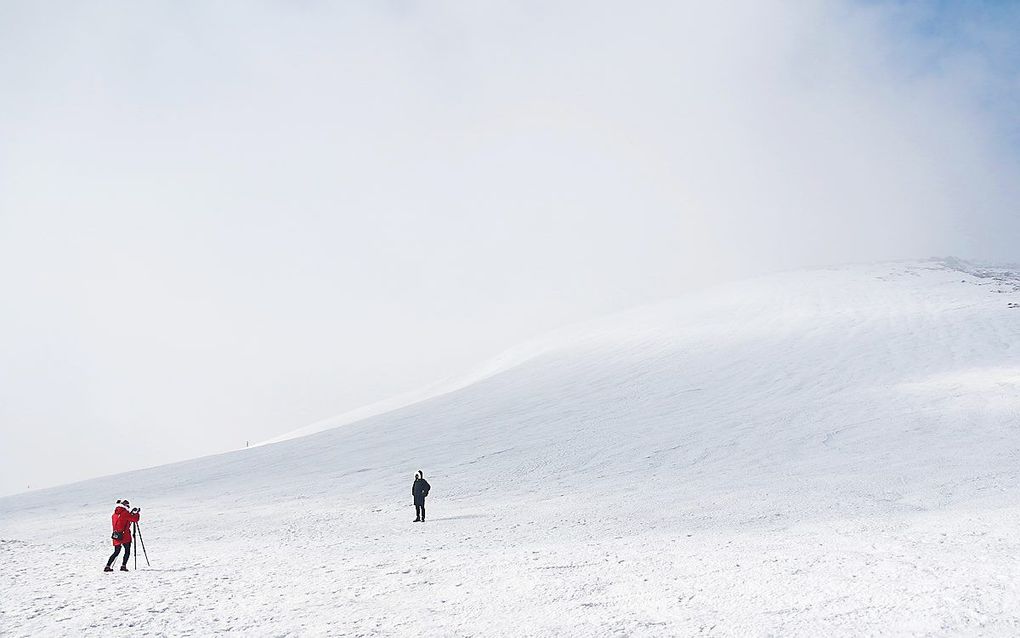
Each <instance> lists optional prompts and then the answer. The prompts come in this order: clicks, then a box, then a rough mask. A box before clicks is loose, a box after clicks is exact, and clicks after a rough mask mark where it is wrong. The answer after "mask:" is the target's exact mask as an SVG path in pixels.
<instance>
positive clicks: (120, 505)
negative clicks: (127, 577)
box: [103, 499, 142, 572]
mask: <svg viewBox="0 0 1020 638" xmlns="http://www.w3.org/2000/svg"><path fill="white" fill-rule="evenodd" d="M129 507H131V503H128V501H127V499H124V500H120V501H117V507H115V508H114V510H113V516H112V517H111V520H112V521H113V535H112V536H111V538H113V554H110V560H108V561H106V569H104V570H103V571H104V572H112V571H113V561H115V560H117V554H120V548H121V547H123V548H124V562H123V563H121V564H120V571H122V572H126V571H128V568H127V564H128V557H129V556H131V524H132V523H137V522H138V521H139V519H141V517H142V515H141V511H142V510H141V509H139V508H137V507H136V508H134V509H132V510H129V509H128V508H129Z"/></svg>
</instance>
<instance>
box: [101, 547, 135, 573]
mask: <svg viewBox="0 0 1020 638" xmlns="http://www.w3.org/2000/svg"><path fill="white" fill-rule="evenodd" d="M121 547H123V548H124V562H123V563H121V567H127V561H128V558H129V557H130V556H131V543H124V544H123V545H117V546H116V547H114V548H113V553H112V554H110V560H108V561H106V566H107V567H109V566H110V565H113V561H115V560H117V554H119V553H120V548H121Z"/></svg>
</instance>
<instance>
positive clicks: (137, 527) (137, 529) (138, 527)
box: [132, 523, 152, 569]
mask: <svg viewBox="0 0 1020 638" xmlns="http://www.w3.org/2000/svg"><path fill="white" fill-rule="evenodd" d="M132 525H134V526H135V536H137V537H138V542H139V544H141V546H142V553H143V554H144V555H145V564H146V565H147V566H149V567H152V563H150V562H149V553H148V552H147V551H145V541H143V540H142V527H141V525H139V524H138V523H132ZM135 569H138V552H137V551H136V552H135Z"/></svg>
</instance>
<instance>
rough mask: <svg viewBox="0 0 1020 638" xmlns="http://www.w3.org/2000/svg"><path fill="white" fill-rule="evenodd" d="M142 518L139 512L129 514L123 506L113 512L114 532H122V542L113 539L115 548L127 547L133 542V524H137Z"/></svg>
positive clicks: (118, 506)
mask: <svg viewBox="0 0 1020 638" xmlns="http://www.w3.org/2000/svg"><path fill="white" fill-rule="evenodd" d="M140 518H141V516H140V515H139V514H138V512H129V511H128V508H126V507H124V506H123V505H119V504H118V505H117V508H116V509H114V510H113V516H112V517H111V520H112V521H113V531H115V532H120V534H121V537H120V540H117V539H116V538H115V539H113V544H114V546H117V545H125V544H127V543H130V542H131V523H137V522H138V519H140Z"/></svg>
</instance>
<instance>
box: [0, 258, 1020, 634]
mask: <svg viewBox="0 0 1020 638" xmlns="http://www.w3.org/2000/svg"><path fill="white" fill-rule="evenodd" d="M1018 302H1020V275H1018V274H1017V271H1012V270H1009V269H993V268H978V267H974V266H971V265H968V264H963V263H961V262H957V261H955V260H932V261H926V262H905V263H893V264H888V263H887V264H878V265H867V266H846V267H839V268H831V269H820V270H813V271H800V272H793V273H785V274H779V275H772V276H765V277H760V278H757V279H753V280H749V281H746V282H742V283H738V284H732V285H726V286H721V287H717V288H713V289H710V290H706V291H703V292H699V293H696V294H692V295H689V296H687V297H684V298H682V299H679V300H676V301H672V302H668V303H663V304H659V305H655V306H651V307H646V308H641V309H638V310H635V311H632V312H628V313H624V314H622V315H618V316H614V317H611V318H608V319H605V320H600V321H596V322H592V323H590V324H587V325H584V326H581V327H578V328H575V329H572V330H568V331H562V332H561V333H559V335H558V336H557V337H556V338H555V339H552V340H546V341H545V342H543V343H542V345H541V347H528V348H525V350H524V351H523V352H525V353H526V354H525V355H520V356H512V357H510V358H509V359H507V360H504V361H503V362H501V363H498V364H496V365H494V366H492V367H490V368H489V369H488V370H487V371H486V372H485V373H479V374H474V375H469V378H468V380H467V381H464V380H460V381H458V382H451V383H450V384H446V385H442V386H437V387H438V390H436V389H435V388H434V389H433V390H432V391H425V392H423V393H422V394H421V395H420V396H419V397H418V398H421V400H415V397H411V398H407V397H405V398H403V399H400V400H398V401H395V402H394V403H393V404H392V405H394V406H397V405H399V406H401V407H398V408H396V409H392V410H389V409H383V410H380V409H378V408H376V409H373V410H369V411H367V412H366V413H364V414H365V415H367V416H365V418H354V419H350V418H346V419H338V420H337V421H336V423H338V424H340V423H342V424H343V425H342V427H336V428H333V429H327V430H324V431H321V432H318V433H315V434H311V435H309V436H304V437H300V438H292V439H290V440H285V441H283V442H280V443H275V444H271V445H263V446H259V447H256V448H252V449H249V450H240V451H237V452H233V453H229V454H223V455H218V456H212V457H206V458H201V459H196V460H193V461H189V462H184V463H177V464H173V465H168V466H163V467H158V468H153V469H148V470H143V471H138V472H131V473H128V474H121V475H118V476H112V477H105V478H100V479H95V480H90V481H86V482H82V483H78V484H74V485H68V486H64V487H59V488H54V489H49V490H43V491H37V492H29V493H25V494H20V495H16V496H12V497H7V498H3V499H0V564H2V565H3V572H4V575H3V578H2V579H0V634H2V635H3V636H60V635H65V636H82V635H114V636H128V635H131V636H139V635H141V636H152V635H169V636H204V635H209V634H216V633H233V634H239V635H246V636H290V635H293V636H305V635H310V636H318V635H322V636H326V635H328V636H377V635H378V636H585V637H588V636H617V635H619V636H687V635H720V636H733V635H752V636H819V635H825V636H862V635H932V636H936V635H937V636H943V635H1002V636H1010V635H1017V634H1020V592H1018V582H1020V562H1018V561H1017V556H1020V506H1018V497H1020V484H1018V473H1020V308H1017V307H1014V306H1015V305H1016V304H1017V303H1018ZM384 407H385V406H384ZM318 427H321V426H318ZM311 429H313V430H314V429H315V428H311ZM110 454H111V455H121V454H130V444H129V443H125V444H123V445H121V442H118V441H111V442H110ZM419 468H421V469H423V470H424V472H425V476H426V478H427V479H428V480H429V481H430V483H431V484H432V493H431V495H430V496H429V499H428V514H429V520H428V521H427V522H426V523H424V524H419V523H412V522H411V520H412V518H413V514H414V512H413V508H412V507H411V501H410V485H411V480H412V478H413V473H414V472H415V471H416V470H418V469H419ZM125 497H126V498H130V499H131V501H132V503H134V504H135V505H139V506H141V507H142V508H143V511H142V515H143V516H142V531H143V534H144V539H145V543H146V548H147V550H148V554H149V558H150V560H151V561H152V566H151V567H146V566H145V563H144V560H142V559H141V558H140V559H139V560H140V563H139V565H140V568H139V569H138V571H133V572H131V573H120V572H114V573H103V572H102V571H101V569H102V566H103V564H104V563H105V561H106V557H107V556H108V554H109V553H110V550H111V547H110V541H109V536H110V520H109V517H110V513H111V512H112V510H113V506H114V500H115V499H116V498H125ZM136 544H137V543H136ZM132 562H133V561H132Z"/></svg>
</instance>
